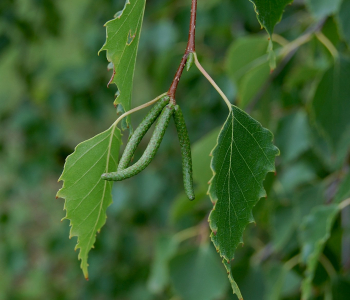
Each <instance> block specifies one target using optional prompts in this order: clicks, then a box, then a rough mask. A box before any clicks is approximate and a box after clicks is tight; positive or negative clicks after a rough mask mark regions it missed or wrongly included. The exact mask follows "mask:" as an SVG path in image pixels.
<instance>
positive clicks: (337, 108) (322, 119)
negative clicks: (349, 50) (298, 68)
mask: <svg viewBox="0 0 350 300" xmlns="http://www.w3.org/2000/svg"><path fill="white" fill-rule="evenodd" d="M349 77H350V61H349V60H348V59H347V58H340V60H339V61H336V63H335V65H334V66H332V67H331V68H330V69H329V70H327V72H326V73H325V74H324V75H323V77H322V79H321V81H320V82H319V84H318V86H317V89H316V92H315V95H314V98H313V100H312V104H311V106H312V112H313V114H314V117H315V121H316V123H317V125H318V126H319V128H320V129H321V130H322V133H324V134H325V135H326V137H327V139H328V140H329V141H330V142H331V145H332V146H333V149H337V147H339V145H340V143H341V141H342V139H346V141H347V142H348V143H349V139H348V138H346V135H347V134H348V131H349V128H350V118H349V115H348V112H349V111H350V101H349V100H348V95H349V94H350V85H349V81H348V78H349ZM331 106H332V109H329V107H331Z"/></svg>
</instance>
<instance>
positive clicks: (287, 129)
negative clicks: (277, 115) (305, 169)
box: [276, 110, 310, 162]
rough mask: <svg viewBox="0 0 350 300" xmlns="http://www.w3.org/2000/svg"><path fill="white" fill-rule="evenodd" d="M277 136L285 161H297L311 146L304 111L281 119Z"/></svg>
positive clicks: (277, 142) (277, 143)
mask: <svg viewBox="0 0 350 300" xmlns="http://www.w3.org/2000/svg"><path fill="white" fill-rule="evenodd" d="M278 125H279V126H278V130H277V134H276V145H277V146H278V148H279V149H280V151H281V153H282V155H281V158H282V159H283V160H284V161H285V162H288V161H292V160H293V159H296V158H297V157H298V156H299V155H300V154H301V153H303V152H304V151H305V150H307V149H308V148H309V146H310V129H309V125H308V120H307V114H306V113H305V111H304V110H299V111H298V112H295V113H292V114H290V115H287V116H285V117H284V118H283V119H281V121H280V123H279V124H278Z"/></svg>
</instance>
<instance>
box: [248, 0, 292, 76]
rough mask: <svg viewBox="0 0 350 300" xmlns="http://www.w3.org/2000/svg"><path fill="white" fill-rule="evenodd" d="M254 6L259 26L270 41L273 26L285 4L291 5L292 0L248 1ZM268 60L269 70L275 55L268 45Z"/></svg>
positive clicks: (271, 46) (278, 19) (280, 17)
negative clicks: (265, 32)
mask: <svg viewBox="0 0 350 300" xmlns="http://www.w3.org/2000/svg"><path fill="white" fill-rule="evenodd" d="M249 1H250V2H252V3H253V4H254V10H255V12H256V17H257V18H258V21H259V23H260V25H261V27H263V28H265V29H266V31H267V33H268V34H269V36H270V39H272V34H273V29H274V27H275V25H276V24H277V23H278V22H279V21H280V20H281V19H282V15H283V11H284V8H285V7H286V5H287V4H291V3H292V2H293V0H249ZM268 50H269V58H270V67H271V69H274V68H275V55H274V53H273V45H272V42H271V40H270V43H269V49H268Z"/></svg>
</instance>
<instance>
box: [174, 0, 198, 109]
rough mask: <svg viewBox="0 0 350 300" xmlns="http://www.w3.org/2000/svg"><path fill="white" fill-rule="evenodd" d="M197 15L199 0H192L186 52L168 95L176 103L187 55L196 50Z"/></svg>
mask: <svg viewBox="0 0 350 300" xmlns="http://www.w3.org/2000/svg"><path fill="white" fill-rule="evenodd" d="M196 17H197V0H192V6H191V19H190V30H189V33H188V41H187V47H186V50H185V53H184V55H183V57H182V59H181V62H180V65H179V68H178V69H177V71H176V73H175V76H174V79H173V81H172V83H171V85H170V88H169V91H168V95H169V97H170V101H172V102H173V103H174V104H175V103H176V101H175V93H176V89H177V85H178V84H179V81H180V78H181V75H182V72H183V70H184V68H185V65H186V61H187V57H188V55H189V54H190V53H192V52H195V36H196Z"/></svg>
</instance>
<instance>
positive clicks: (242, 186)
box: [209, 106, 279, 288]
mask: <svg viewBox="0 0 350 300" xmlns="http://www.w3.org/2000/svg"><path fill="white" fill-rule="evenodd" d="M272 139H273V135H272V133H271V132H270V131H268V130H267V129H265V128H263V127H262V126H261V124H260V123H258V122H257V121H256V120H254V119H253V118H251V117H250V116H249V115H248V114H246V113H245V112H244V111H242V110H240V109H239V108H237V107H235V106H231V110H230V113H229V116H228V118H227V120H226V122H225V124H224V126H223V127H222V129H221V132H220V134H219V137H218V143H217V145H216V147H215V148H214V149H213V152H212V155H213V158H212V162H211V167H212V170H213V174H214V175H213V178H212V179H211V183H210V186H209V196H210V198H211V201H212V202H213V204H214V208H213V210H212V211H211V213H210V216H209V223H210V228H211V229H212V231H213V232H212V234H211V238H212V241H213V243H214V245H215V247H216V249H217V250H218V251H219V252H220V255H221V256H222V257H223V258H224V260H226V261H231V260H232V259H233V258H234V252H235V250H236V248H237V246H238V245H239V244H240V243H242V234H243V231H244V229H245V227H246V226H247V225H248V224H249V223H250V222H254V220H253V216H252V209H253V207H254V206H255V204H256V203H257V202H258V200H259V199H260V198H261V197H264V196H266V193H265V190H264V187H263V180H264V178H265V176H266V174H267V173H268V172H273V171H274V170H275V156H276V155H278V154H279V150H278V149H277V148H276V147H275V146H274V145H273V144H272ZM233 288H235V287H234V286H233Z"/></svg>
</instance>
